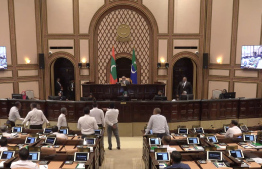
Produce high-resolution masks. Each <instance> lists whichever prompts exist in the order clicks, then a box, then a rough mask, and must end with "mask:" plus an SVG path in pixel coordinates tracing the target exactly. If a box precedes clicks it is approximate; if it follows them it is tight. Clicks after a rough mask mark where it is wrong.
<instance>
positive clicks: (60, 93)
mask: <svg viewBox="0 0 262 169" xmlns="http://www.w3.org/2000/svg"><path fill="white" fill-rule="evenodd" d="M58 96H59V97H60V99H59V100H67V99H66V97H65V96H64V95H63V92H62V91H60V92H59V93H58Z"/></svg>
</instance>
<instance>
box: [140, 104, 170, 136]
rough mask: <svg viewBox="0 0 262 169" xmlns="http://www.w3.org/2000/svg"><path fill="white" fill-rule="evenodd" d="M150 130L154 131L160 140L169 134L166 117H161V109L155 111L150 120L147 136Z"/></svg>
mask: <svg viewBox="0 0 262 169" xmlns="http://www.w3.org/2000/svg"><path fill="white" fill-rule="evenodd" d="M150 130H153V134H155V135H157V137H159V138H162V137H163V136H164V135H167V134H169V127H168V125H167V121H166V117H165V116H162V115H161V109H160V108H155V109H154V111H153V115H152V116H151V117H150V119H149V122H148V125H147V129H146V132H145V134H148V132H149V131H150Z"/></svg>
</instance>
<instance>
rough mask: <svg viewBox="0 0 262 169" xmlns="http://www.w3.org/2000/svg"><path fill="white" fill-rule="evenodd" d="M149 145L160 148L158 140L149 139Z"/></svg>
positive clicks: (159, 140)
mask: <svg viewBox="0 0 262 169" xmlns="http://www.w3.org/2000/svg"><path fill="white" fill-rule="evenodd" d="M149 145H150V146H160V145H161V139H160V138H149Z"/></svg>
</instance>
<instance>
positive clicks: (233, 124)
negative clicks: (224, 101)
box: [225, 120, 242, 138]
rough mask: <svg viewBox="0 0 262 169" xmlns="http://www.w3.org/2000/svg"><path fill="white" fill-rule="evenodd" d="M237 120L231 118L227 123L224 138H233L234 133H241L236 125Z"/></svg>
mask: <svg viewBox="0 0 262 169" xmlns="http://www.w3.org/2000/svg"><path fill="white" fill-rule="evenodd" d="M237 125H238V122H237V121H236V120H231V123H230V124H229V129H228V130H227V132H226V134H225V137H226V138H233V137H234V135H241V134H242V131H241V130H240V128H239V127H237Z"/></svg>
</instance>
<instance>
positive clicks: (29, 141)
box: [25, 137, 37, 144]
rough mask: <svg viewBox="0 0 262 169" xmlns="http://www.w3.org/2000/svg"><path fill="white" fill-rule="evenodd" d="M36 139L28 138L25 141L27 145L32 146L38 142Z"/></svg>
mask: <svg viewBox="0 0 262 169" xmlns="http://www.w3.org/2000/svg"><path fill="white" fill-rule="evenodd" d="M36 139H37V138H36V137H26V139H25V144H32V143H34V142H36Z"/></svg>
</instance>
